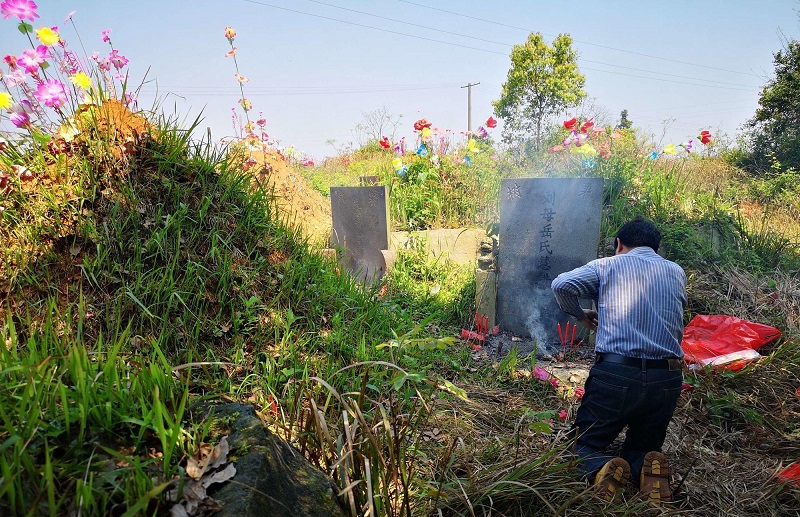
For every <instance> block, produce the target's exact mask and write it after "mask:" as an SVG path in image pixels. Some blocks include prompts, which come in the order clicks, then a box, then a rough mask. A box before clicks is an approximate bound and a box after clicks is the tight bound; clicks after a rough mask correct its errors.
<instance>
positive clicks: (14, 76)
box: [6, 68, 28, 88]
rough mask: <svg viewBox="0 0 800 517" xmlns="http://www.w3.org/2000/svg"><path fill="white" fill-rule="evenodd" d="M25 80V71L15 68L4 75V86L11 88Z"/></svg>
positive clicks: (23, 82)
mask: <svg viewBox="0 0 800 517" xmlns="http://www.w3.org/2000/svg"><path fill="white" fill-rule="evenodd" d="M27 80H28V78H27V77H25V73H24V72H23V71H22V69H21V68H15V69H14V70H12V71H11V73H10V74H7V75H6V86H8V87H9V88H13V87H15V86H19V85H20V84H25V81H27Z"/></svg>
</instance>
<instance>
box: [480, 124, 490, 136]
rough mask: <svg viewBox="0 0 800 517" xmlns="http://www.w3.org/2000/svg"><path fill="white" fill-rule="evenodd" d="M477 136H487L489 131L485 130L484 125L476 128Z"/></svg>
mask: <svg viewBox="0 0 800 517" xmlns="http://www.w3.org/2000/svg"><path fill="white" fill-rule="evenodd" d="M478 136H479V137H480V138H486V137H487V136H489V132H488V131H486V128H485V127H483V126H481V127H479V128H478Z"/></svg>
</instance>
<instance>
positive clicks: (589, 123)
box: [581, 119, 594, 133]
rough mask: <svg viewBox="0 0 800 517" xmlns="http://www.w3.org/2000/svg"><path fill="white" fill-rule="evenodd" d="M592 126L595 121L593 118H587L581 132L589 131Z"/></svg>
mask: <svg viewBox="0 0 800 517" xmlns="http://www.w3.org/2000/svg"><path fill="white" fill-rule="evenodd" d="M592 126H594V121H592V119H589V120H587V121H586V122H584V123H583V124H582V125H581V133H588V132H589V130H590V129H592Z"/></svg>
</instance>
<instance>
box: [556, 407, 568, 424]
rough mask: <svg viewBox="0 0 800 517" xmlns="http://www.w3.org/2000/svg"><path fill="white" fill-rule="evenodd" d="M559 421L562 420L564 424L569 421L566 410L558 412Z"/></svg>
mask: <svg viewBox="0 0 800 517" xmlns="http://www.w3.org/2000/svg"><path fill="white" fill-rule="evenodd" d="M558 419H559V420H561V421H562V422H563V421H564V420H566V419H567V411H566V410H564V409H562V410H561V411H559V412H558Z"/></svg>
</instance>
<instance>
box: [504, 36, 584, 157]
mask: <svg viewBox="0 0 800 517" xmlns="http://www.w3.org/2000/svg"><path fill="white" fill-rule="evenodd" d="M577 59H578V55H577V53H576V52H575V51H574V50H573V49H572V37H570V36H569V35H568V34H559V35H558V36H557V37H556V39H555V40H554V41H553V46H552V47H550V46H548V45H547V43H545V41H544V39H543V38H542V35H541V34H539V33H531V34H530V35H529V36H528V39H527V41H526V42H525V43H524V44H522V45H514V48H513V49H512V50H511V68H510V69H509V71H508V77H507V80H506V82H505V83H504V84H503V92H502V94H501V96H500V99H498V100H496V101H495V102H494V103H493V105H494V113H495V115H496V116H497V117H499V118H502V119H503V121H504V125H503V142H505V143H506V144H509V145H512V146H523V147H527V146H528V145H531V146H532V147H533V150H534V151H539V150H540V149H541V145H542V128H543V126H544V124H545V122H546V120H547V118H548V117H553V116H556V115H559V114H561V113H563V112H564V111H565V110H566V109H568V108H570V107H573V106H577V105H578V104H579V103H580V102H581V100H582V99H583V98H584V97H585V96H586V92H584V91H583V85H584V83H585V82H586V79H585V77H584V76H583V75H581V73H580V71H579V70H578V63H577Z"/></svg>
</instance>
